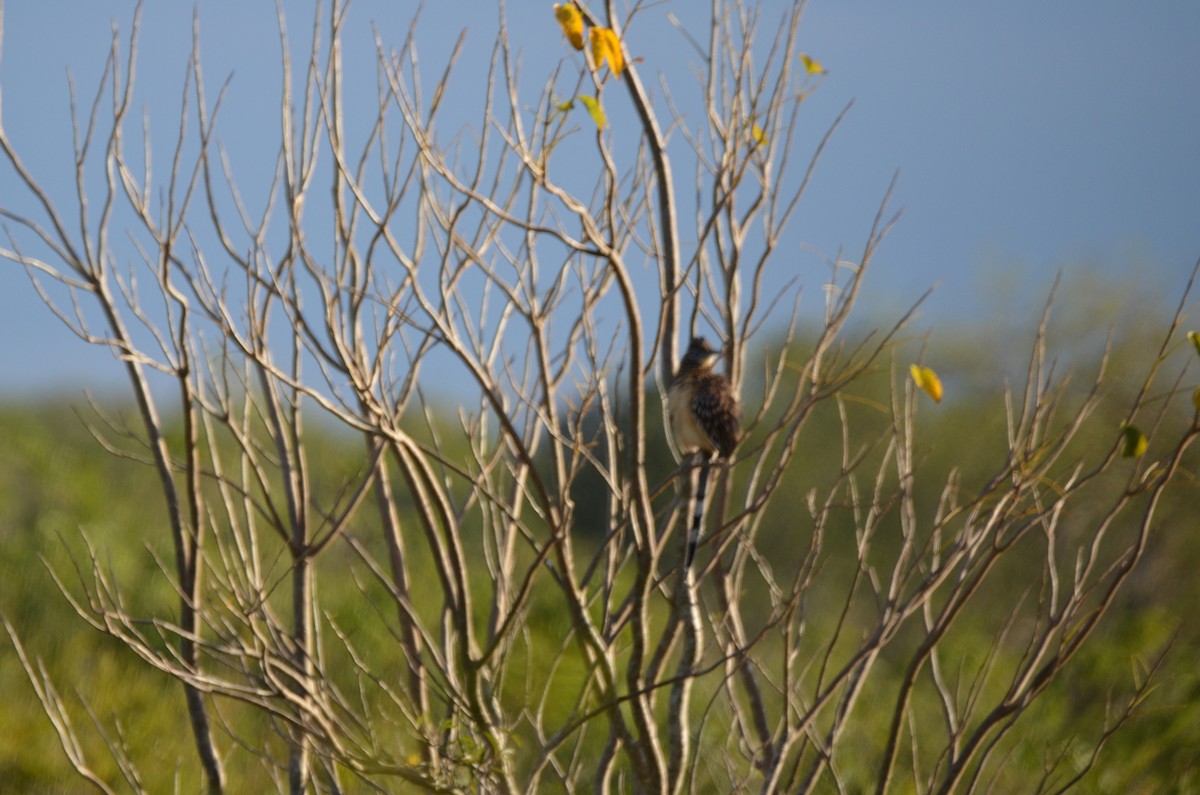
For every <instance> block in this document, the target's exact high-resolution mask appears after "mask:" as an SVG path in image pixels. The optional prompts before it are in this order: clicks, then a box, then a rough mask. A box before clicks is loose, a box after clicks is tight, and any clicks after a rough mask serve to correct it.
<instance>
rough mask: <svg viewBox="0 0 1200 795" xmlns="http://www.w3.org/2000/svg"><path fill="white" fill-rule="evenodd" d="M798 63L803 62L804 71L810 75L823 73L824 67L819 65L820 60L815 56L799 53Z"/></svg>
mask: <svg viewBox="0 0 1200 795" xmlns="http://www.w3.org/2000/svg"><path fill="white" fill-rule="evenodd" d="M800 63H802V64H804V71H805V72H807V73H808V74H810V75H823V74H825V67H824V66H821V62H820V61H818V60H817V59H816V58H811V57H809V56H807V55H805V54H804V53H800Z"/></svg>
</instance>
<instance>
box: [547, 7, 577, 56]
mask: <svg viewBox="0 0 1200 795" xmlns="http://www.w3.org/2000/svg"><path fill="white" fill-rule="evenodd" d="M554 18H555V19H557V20H558V24H559V25H561V26H562V29H563V33H565V34H566V36H567V41H569V42H571V46H572V47H574V48H575V49H577V50H582V49H583V14H580V13H579V9H578V8H576V7H575V6H573V5H571V4H570V3H555V5H554Z"/></svg>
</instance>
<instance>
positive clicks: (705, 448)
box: [667, 337, 742, 571]
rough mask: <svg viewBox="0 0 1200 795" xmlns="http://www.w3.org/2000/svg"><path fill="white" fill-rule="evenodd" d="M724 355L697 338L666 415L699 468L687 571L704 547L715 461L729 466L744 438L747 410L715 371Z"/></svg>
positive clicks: (669, 394) (676, 381)
mask: <svg viewBox="0 0 1200 795" xmlns="http://www.w3.org/2000/svg"><path fill="white" fill-rule="evenodd" d="M720 355H721V351H720V350H718V349H716V348H713V347H712V345H710V344H709V342H708V340H706V339H705V338H704V337H693V338H692V341H691V344H690V345H688V349H687V352H686V353H684V355H683V359H682V360H680V362H679V368H678V369H677V370H676V372H675V377H674V378H672V379H671V386H670V388H669V389H668V391H667V413H668V415H669V417H670V421H671V435H672V436H673V437H674V438H675V445H676V447H678V448H679V452H680V454H682V455H683V456H684V457H691V458H694V459H697V460H698V461H699V463H700V466H699V467H698V470H699V472H698V475H697V483H696V488H695V489H693V490H692V492H693V499H692V523H691V527H690V528H689V531H688V540H687V548H686V551H685V552H684V558H683V567H684V570H685V571H687V570H688V569H689V568H690V567H691V565H692V559H693V558H694V557H695V555H696V547H697V545H698V544H699V542H700V531H701V528H702V526H703V523H704V501H705V497H706V491H707V489H708V479H709V471H710V468H711V465H712V463H713V460H714V459H717V460H722V459H723V460H728V459H729V458H730V456H732V455H733V451H734V448H736V447H737V443H738V438H739V436H740V435H741V423H742V407H741V405H740V404H739V403H738V398H737V394H736V393H735V392H734V389H733V384H732V383H730V381H729V379H728V378H726V377H725V376H724V375H722V374H721V373H718V372H716V371H714V370H713V369H712V368H713V364H714V363H715V362H716V360H717V358H718V357H719V356H720Z"/></svg>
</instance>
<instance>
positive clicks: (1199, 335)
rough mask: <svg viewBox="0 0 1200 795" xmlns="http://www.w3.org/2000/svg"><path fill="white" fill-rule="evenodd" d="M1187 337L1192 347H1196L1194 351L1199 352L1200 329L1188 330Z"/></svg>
mask: <svg viewBox="0 0 1200 795" xmlns="http://www.w3.org/2000/svg"><path fill="white" fill-rule="evenodd" d="M1187 337H1188V339H1189V340H1191V341H1192V347H1193V348H1195V349H1196V353H1197V354H1200V331H1189V332H1188V335H1187Z"/></svg>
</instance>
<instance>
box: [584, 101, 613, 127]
mask: <svg viewBox="0 0 1200 795" xmlns="http://www.w3.org/2000/svg"><path fill="white" fill-rule="evenodd" d="M579 101H580V102H582V103H583V106H584V107H585V108H587V112H588V114H589V115H590V116H591V117H592V121H594V122H596V126H597V127H599V128H600V129H601V130H603V129H604V125H605V124H607V123H608V120H607V119H606V118H605V117H604V108H602V107H600V100H598V99H596V98H595V97H585V96H582V95H581V96H580V97H579Z"/></svg>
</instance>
